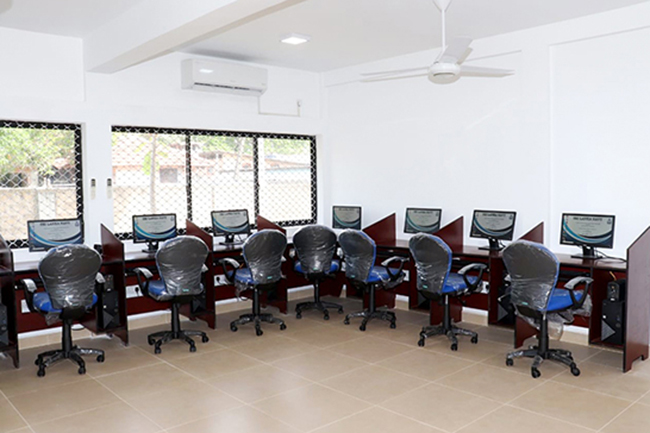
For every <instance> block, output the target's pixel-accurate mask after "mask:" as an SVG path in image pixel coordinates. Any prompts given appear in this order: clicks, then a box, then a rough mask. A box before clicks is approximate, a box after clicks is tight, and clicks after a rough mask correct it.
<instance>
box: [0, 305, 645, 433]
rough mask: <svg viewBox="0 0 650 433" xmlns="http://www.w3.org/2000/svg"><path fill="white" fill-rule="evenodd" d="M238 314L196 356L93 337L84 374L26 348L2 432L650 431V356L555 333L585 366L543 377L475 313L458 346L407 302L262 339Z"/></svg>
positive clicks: (5, 377)
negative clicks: (393, 315) (424, 331)
mask: <svg viewBox="0 0 650 433" xmlns="http://www.w3.org/2000/svg"><path fill="white" fill-rule="evenodd" d="M340 302H342V303H344V305H345V308H346V310H347V311H354V310H357V309H359V308H360V303H359V301H354V300H346V299H343V300H340ZM235 316H236V314H235V313H230V314H224V315H221V316H220V317H219V319H218V325H219V326H218V329H217V330H210V331H209V332H208V333H209V335H210V338H211V340H210V342H209V343H207V344H201V343H198V344H197V346H198V352H197V353H190V352H189V351H188V347H187V346H186V345H184V344H183V343H179V342H173V343H170V344H168V345H165V346H163V353H162V354H161V355H159V356H156V355H154V354H153V350H152V348H151V347H149V346H148V345H147V343H146V335H147V334H148V333H150V332H153V331H154V328H150V329H140V330H135V331H132V332H131V341H132V344H131V346H129V347H124V346H122V345H121V344H120V343H119V342H118V341H116V340H110V339H106V338H95V339H91V340H85V341H83V340H80V341H78V342H77V343H79V344H80V345H82V346H84V345H86V346H90V347H99V348H102V349H105V350H106V351H107V354H106V362H105V363H103V364H97V363H95V362H94V360H92V359H89V360H88V361H87V363H88V365H87V370H88V373H87V374H86V375H85V376H80V375H78V374H77V370H76V368H75V366H74V365H72V364H71V363H68V362H65V363H61V364H58V365H55V366H53V367H51V368H50V369H49V370H48V371H47V375H46V377H45V378H37V377H36V368H35V367H34V365H33V360H34V358H35V356H36V354H37V353H39V352H42V351H44V350H45V348H43V347H39V348H33V349H27V350H23V351H21V358H22V368H21V369H19V370H14V369H13V368H12V367H11V364H10V362H9V361H8V360H0V433H4V432H14V431H15V432H26V433H28V432H34V433H47V432H77V431H79V432H87V431H93V432H95V433H102V432H111V433H114V432H120V433H126V432H130V431H133V432H144V433H148V432H151V433H156V432H170V433H172V432H173V433H182V432H221V433H230V432H232V433H267V432H268V433H297V432H315V433H344V432H346V433H347V432H355V433H371V432H372V433H382V432H391V433H393V432H400V433H425V432H428V433H436V432H437V433H441V432H450V433H451V432H459V433H491V432H495V433H496V432H499V433H509V432H510V433H512V432H517V433H520V432H527V433H538V432H540V433H541V432H544V433H548V432H556V433H564V432H567V433H568V432H571V433H584V432H598V431H601V432H606V433H614V432H621V433H623V432H625V433H628V432H631V433H637V432H648V431H650V361H648V362H643V363H637V364H636V365H635V366H634V370H633V371H632V372H630V373H627V374H622V373H621V372H620V370H619V368H618V367H619V365H620V363H621V355H620V354H619V353H615V352H608V351H603V350H600V349H597V348H588V347H584V346H575V345H570V344H566V343H558V342H552V344H553V345H554V346H563V347H565V348H568V349H569V350H572V351H573V352H574V355H575V358H576V359H577V361H578V363H579V366H580V368H581V369H582V375H581V376H580V377H573V376H572V375H571V374H570V372H569V371H568V370H567V369H566V368H564V367H562V366H559V365H557V364H553V363H550V362H547V363H545V364H543V365H542V367H541V371H542V377H541V378H540V379H537V380H534V379H532V378H531V377H530V373H529V368H530V360H518V361H516V363H515V366H514V367H506V366H505V362H504V355H505V353H506V352H508V351H509V350H510V346H509V343H510V341H511V339H512V334H511V332H510V331H507V330H503V329H500V328H493V327H492V328H485V327H480V326H476V325H471V324H467V325H465V326H466V327H468V328H472V329H475V330H477V331H478V332H479V335H480V341H479V344H478V345H472V344H470V342H469V340H468V339H463V338H461V341H460V347H459V350H458V352H451V351H450V349H449V345H448V343H447V342H446V340H445V339H444V338H436V339H430V340H428V341H427V345H426V347H424V348H420V347H418V346H417V345H416V342H417V339H418V335H417V333H418V330H419V327H420V326H422V325H424V324H426V322H427V316H426V315H424V314H420V313H415V312H408V311H397V317H398V328H397V329H389V327H388V324H387V323H386V322H384V323H381V322H371V323H370V325H369V326H368V330H367V331H366V332H365V333H364V332H360V331H359V329H358V323H356V322H354V323H353V324H352V325H350V326H345V325H343V323H342V317H339V316H337V315H336V314H333V316H332V319H331V320H330V321H323V320H322V318H321V316H319V315H318V314H316V313H313V312H309V313H304V316H303V319H302V320H297V319H295V318H294V317H293V316H286V317H284V319H285V320H286V322H287V326H288V329H287V330H286V331H283V332H281V331H279V329H278V327H277V326H271V325H266V326H263V329H264V335H263V336H261V337H256V336H255V333H254V331H253V329H252V328H251V327H250V326H242V327H241V328H240V330H239V331H238V332H236V333H232V332H230V330H229V328H228V326H227V324H228V322H229V321H230V320H232V319H233V318H234V317H235ZM355 325H356V326H355ZM184 326H186V327H197V328H201V329H204V330H205V328H206V327H205V326H204V325H203V324H201V323H187V324H184ZM158 328H161V327H156V328H155V329H158Z"/></svg>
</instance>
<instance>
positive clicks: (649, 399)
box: [639, 392, 650, 406]
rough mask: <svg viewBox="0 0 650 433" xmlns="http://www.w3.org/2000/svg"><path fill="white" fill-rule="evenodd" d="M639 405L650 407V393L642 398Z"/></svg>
mask: <svg viewBox="0 0 650 433" xmlns="http://www.w3.org/2000/svg"><path fill="white" fill-rule="evenodd" d="M639 403H642V404H645V405H647V406H650V392H649V393H647V394H646V395H644V396H643V397H641V399H640V400H639Z"/></svg>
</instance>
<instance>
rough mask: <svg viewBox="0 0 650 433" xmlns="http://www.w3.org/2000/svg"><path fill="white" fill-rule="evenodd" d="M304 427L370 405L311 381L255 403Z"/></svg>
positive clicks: (287, 420) (334, 419)
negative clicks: (309, 384)
mask: <svg viewBox="0 0 650 433" xmlns="http://www.w3.org/2000/svg"><path fill="white" fill-rule="evenodd" d="M253 406H254V407H256V408H257V409H259V410H261V411H262V412H264V413H266V414H268V415H271V416H273V417H274V418H277V419H281V420H283V421H284V422H286V423H288V424H290V425H291V426H292V427H295V428H297V429H299V430H302V431H307V430H312V429H315V428H318V427H322V426H324V425H326V424H329V423H331V422H334V421H337V420H339V419H341V418H343V417H346V416H349V415H352V414H353V413H355V412H358V411H361V410H363V409H365V408H367V407H368V406H369V405H368V404H367V403H364V402H362V401H360V400H357V399H356V398H353V397H348V396H347V395H345V394H342V393H340V392H337V391H333V390H331V389H328V388H325V387H322V386H320V385H311V386H308V387H305V388H298V389H295V390H293V391H289V392H287V393H284V394H280V395H277V396H275V397H271V398H268V399H266V400H262V401H259V402H257V403H255V404H254V405H253Z"/></svg>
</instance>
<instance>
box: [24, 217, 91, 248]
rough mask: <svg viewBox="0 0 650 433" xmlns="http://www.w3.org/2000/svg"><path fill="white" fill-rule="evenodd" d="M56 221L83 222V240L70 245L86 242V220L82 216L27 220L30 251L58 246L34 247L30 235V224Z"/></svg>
mask: <svg viewBox="0 0 650 433" xmlns="http://www.w3.org/2000/svg"><path fill="white" fill-rule="evenodd" d="M54 221H70V222H72V221H79V222H80V223H81V242H79V243H77V244H70V245H83V244H84V243H85V242H86V227H85V225H84V220H83V219H81V218H55V219H49V220H28V221H27V246H28V248H29V252H30V253H37V252H43V251H49V250H51V249H52V248H56V247H50V248H34V247H33V246H32V243H31V242H30V240H31V236H30V235H29V226H30V224H32V223H48V222H54Z"/></svg>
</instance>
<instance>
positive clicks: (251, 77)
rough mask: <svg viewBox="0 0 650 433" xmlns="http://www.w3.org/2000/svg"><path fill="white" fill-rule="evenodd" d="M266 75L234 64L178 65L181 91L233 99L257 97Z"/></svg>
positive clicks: (192, 62)
mask: <svg viewBox="0 0 650 433" xmlns="http://www.w3.org/2000/svg"><path fill="white" fill-rule="evenodd" d="M267 82H268V71H267V70H266V69H262V68H256V67H253V66H247V65H240V64H237V63H228V62H219V61H209V60H196V59H187V60H183V62H182V63H181V87H182V88H183V89H193V90H205V91H210V92H222V93H230V94H235V95H246V96H261V95H262V94H264V92H266V87H267Z"/></svg>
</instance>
